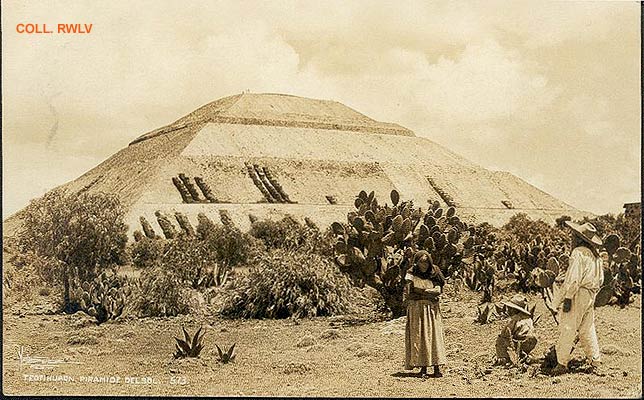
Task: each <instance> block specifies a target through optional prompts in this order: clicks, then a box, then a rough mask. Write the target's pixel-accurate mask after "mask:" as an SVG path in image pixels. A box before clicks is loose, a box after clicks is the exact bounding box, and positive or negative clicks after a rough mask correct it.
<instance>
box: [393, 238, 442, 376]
mask: <svg viewBox="0 0 644 400" xmlns="http://www.w3.org/2000/svg"><path fill="white" fill-rule="evenodd" d="M444 285H445V277H444V276H443V274H442V273H441V271H440V269H439V268H438V266H436V265H434V263H433V261H432V256H431V255H430V254H429V253H428V252H427V251H425V250H421V251H418V252H417V253H416V254H414V257H413V261H412V267H411V270H410V271H407V274H406V275H405V290H404V293H403V301H404V303H405V304H406V307H407V325H406V327H405V369H408V370H410V369H414V368H415V367H420V375H421V377H423V378H425V377H428V375H427V367H428V366H433V367H434V374H433V376H434V377H436V378H438V377H441V376H443V375H442V374H441V371H440V366H441V365H444V364H445V362H446V360H447V355H446V351H445V340H444V336H443V319H442V316H441V313H440V307H439V303H438V300H439V296H440V294H441V293H442V292H443V286H444Z"/></svg>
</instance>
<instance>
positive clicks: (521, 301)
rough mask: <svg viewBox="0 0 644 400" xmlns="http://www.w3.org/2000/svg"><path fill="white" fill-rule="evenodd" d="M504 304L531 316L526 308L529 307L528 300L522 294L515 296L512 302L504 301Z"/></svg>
mask: <svg viewBox="0 0 644 400" xmlns="http://www.w3.org/2000/svg"><path fill="white" fill-rule="evenodd" d="M503 304H504V305H505V306H506V307H510V308H514V309H515V310H519V311H521V312H522V313H525V314H527V315H530V311H528V310H527V308H526V307H527V306H528V299H527V298H526V297H525V296H522V295H520V294H517V295H514V296H512V298H511V299H510V301H504V302H503Z"/></svg>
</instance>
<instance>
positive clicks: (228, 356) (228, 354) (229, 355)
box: [215, 343, 235, 364]
mask: <svg viewBox="0 0 644 400" xmlns="http://www.w3.org/2000/svg"><path fill="white" fill-rule="evenodd" d="M215 346H216V347H217V352H218V353H219V362H220V363H222V364H228V363H229V362H231V361H235V343H233V345H232V346H230V348H229V349H228V351H225V352H224V351H222V350H221V348H220V347H219V346H218V345H215Z"/></svg>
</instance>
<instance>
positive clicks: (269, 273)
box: [221, 249, 358, 318]
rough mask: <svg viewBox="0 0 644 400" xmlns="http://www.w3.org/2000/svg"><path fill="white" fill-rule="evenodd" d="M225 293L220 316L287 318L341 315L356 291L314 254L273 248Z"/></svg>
mask: <svg viewBox="0 0 644 400" xmlns="http://www.w3.org/2000/svg"><path fill="white" fill-rule="evenodd" d="M256 262H257V266H256V267H253V268H251V270H250V272H249V274H248V275H247V276H244V277H243V278H241V280H239V281H237V282H233V285H232V287H231V289H230V292H229V293H228V294H227V298H226V300H225V303H224V306H223V308H222V310H221V313H222V315H224V316H227V317H233V318H288V317H297V318H301V317H308V318H311V317H315V316H328V315H335V314H343V313H346V312H348V311H350V310H351V306H352V304H354V300H355V299H356V298H357V296H358V294H357V291H356V289H355V288H354V287H353V286H352V285H351V283H350V282H349V280H348V279H347V278H346V277H345V276H344V275H343V274H342V273H340V272H339V271H338V270H337V269H336V268H335V267H334V266H333V265H332V264H331V263H330V262H329V261H327V260H326V259H324V258H322V257H320V256H319V255H317V254H305V253H299V252H290V251H286V250H281V249H277V250H273V251H271V252H268V253H265V254H263V255H261V256H259V257H258V259H257V260H256Z"/></svg>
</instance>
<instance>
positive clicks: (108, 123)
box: [2, 0, 641, 218]
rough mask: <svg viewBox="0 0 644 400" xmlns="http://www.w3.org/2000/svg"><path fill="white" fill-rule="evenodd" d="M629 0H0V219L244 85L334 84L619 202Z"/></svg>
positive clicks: (633, 111) (373, 112)
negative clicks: (71, 30) (69, 29)
mask: <svg viewBox="0 0 644 400" xmlns="http://www.w3.org/2000/svg"><path fill="white" fill-rule="evenodd" d="M398 3H401V4H398ZM639 7H640V6H639V4H638V3H637V2H612V1H611V2H537V1H512V2H509V1H506V2H492V1H485V2H474V1H468V2H459V1H449V2H447V1H445V2H444V1H431V2H430V1H405V2H394V1H355V0H352V1H350V2H346V1H324V2H319V4H316V2H304V1H271V2H260V1H241V2H238V1H203V2H199V1H190V2H185V1H159V0H157V1H137V2H129V1H112V2H94V1H49V2H47V3H45V2H41V1H2V8H3V13H2V103H3V104H2V107H3V110H2V111H3V114H2V116H3V121H2V144H3V151H2V152H3V159H2V161H3V162H2V164H3V165H2V168H3V182H2V185H3V186H2V188H3V195H2V197H3V199H2V201H3V218H5V217H7V216H9V215H11V214H12V213H14V212H15V211H17V210H19V209H21V208H22V207H24V206H25V205H26V204H27V203H28V202H29V200H30V199H33V198H35V197H37V196H40V195H42V194H43V193H45V192H46V191H47V190H49V189H51V188H53V187H55V186H58V185H60V184H62V183H65V182H67V181H70V180H72V179H75V178H76V177H78V176H80V175H82V174H83V173H84V172H86V171H87V170H89V169H90V168H92V167H94V166H96V165H98V164H99V163H100V162H102V161H103V160H105V159H106V158H108V157H109V156H111V155H112V154H114V153H115V152H117V151H118V150H120V149H121V148H123V147H125V146H127V144H128V143H129V142H130V141H131V140H133V139H134V138H136V137H137V136H139V135H141V134H143V133H145V132H148V131H150V130H153V129H156V128H158V127H161V126H163V125H166V124H168V123H170V122H172V121H174V120H176V119H178V118H180V117H181V116H183V115H185V114H188V113H189V112H191V111H193V110H194V109H196V108H198V107H199V106H201V105H204V104H207V103H209V102H211V101H213V100H216V99H218V98H221V97H225V96H229V95H232V94H237V93H241V92H242V91H246V90H249V91H251V92H255V93H263V92H272V93H288V94H293V95H299V96H305V97H311V98H320V99H332V100H336V101H339V102H341V103H344V104H346V105H348V106H350V107H352V108H354V109H356V110H358V111H360V112H362V113H363V114H366V115H367V116H369V117H371V118H374V119H376V120H379V121H387V122H395V123H398V124H400V125H403V126H405V127H407V128H410V129H412V130H413V131H414V132H415V133H416V135H417V136H421V137H426V138H428V139H430V140H433V141H434V142H436V143H439V144H441V145H443V146H445V147H447V148H449V149H450V150H452V151H454V152H456V153H458V154H460V155H462V156H464V157H466V158H468V159H470V160H471V161H473V162H475V163H477V164H479V165H481V166H483V167H485V168H488V169H492V170H502V171H508V172H511V173H513V174H515V175H517V176H519V177H521V178H522V179H524V180H526V181H527V182H529V183H531V184H533V185H535V186H537V187H538V188H539V189H541V190H543V191H545V192H548V193H550V194H552V195H554V196H555V197H557V198H559V199H561V200H563V201H565V202H566V203H568V204H570V205H572V206H574V207H577V208H579V209H582V210H586V211H591V212H594V213H597V214H604V213H608V212H611V213H617V212H621V211H622V205H623V204H624V203H627V202H637V201H639V200H640V190H641V177H640V170H641V168H640V164H641V133H640V118H641V105H640V20H639V15H640V10H639ZM20 23H34V24H41V25H42V24H47V29H48V30H54V31H55V30H56V24H58V23H80V24H92V28H91V32H90V33H88V34H76V35H74V34H58V33H53V34H20V33H18V32H17V31H16V28H17V25H18V24H20Z"/></svg>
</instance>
